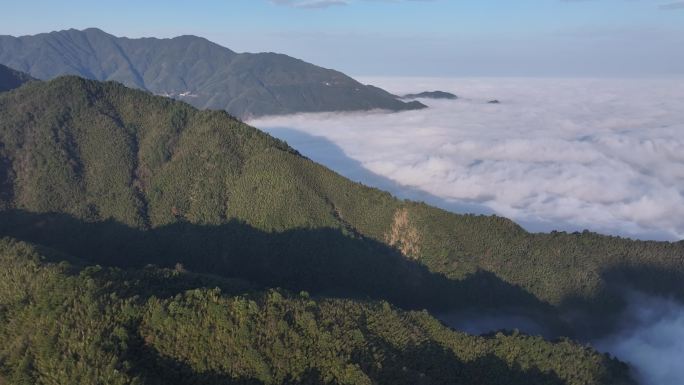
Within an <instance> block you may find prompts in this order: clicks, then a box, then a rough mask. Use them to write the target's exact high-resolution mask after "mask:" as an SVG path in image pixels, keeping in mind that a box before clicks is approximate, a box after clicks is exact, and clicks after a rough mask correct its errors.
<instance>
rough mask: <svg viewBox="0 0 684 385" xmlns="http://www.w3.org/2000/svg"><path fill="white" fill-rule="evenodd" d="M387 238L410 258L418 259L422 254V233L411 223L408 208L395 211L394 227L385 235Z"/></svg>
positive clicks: (389, 242)
mask: <svg viewBox="0 0 684 385" xmlns="http://www.w3.org/2000/svg"><path fill="white" fill-rule="evenodd" d="M385 240H386V241H387V243H388V244H389V245H390V246H394V247H396V248H397V249H399V250H400V251H401V253H402V254H404V256H406V257H408V258H413V259H417V258H418V256H419V255H420V234H419V233H418V230H417V229H416V228H415V227H414V226H413V225H412V224H411V221H410V219H409V213H408V209H406V208H403V209H398V210H397V211H396V212H395V213H394V219H393V221H392V227H391V228H390V230H389V232H388V233H387V234H386V235H385Z"/></svg>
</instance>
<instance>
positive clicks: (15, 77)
mask: <svg viewBox="0 0 684 385" xmlns="http://www.w3.org/2000/svg"><path fill="white" fill-rule="evenodd" d="M31 80H32V78H31V77H30V76H28V75H27V74H25V73H22V72H19V71H15V70H13V69H11V68H9V67H6V66H4V65H2V64H0V92H5V91H9V90H13V89H15V88H17V87H20V86H21V85H22V84H24V83H26V82H28V81H31Z"/></svg>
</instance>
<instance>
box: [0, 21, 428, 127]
mask: <svg viewBox="0 0 684 385" xmlns="http://www.w3.org/2000/svg"><path fill="white" fill-rule="evenodd" d="M0 63H3V64H6V65H9V66H11V67H13V68H17V69H19V70H21V71H25V72H27V73H29V74H31V75H32V76H34V77H36V78H39V79H52V78H54V77H57V76H59V75H79V76H82V77H85V78H90V79H96V80H113V81H118V82H121V83H123V84H125V85H127V86H129V87H135V88H140V89H144V90H148V91H151V92H153V93H155V94H161V95H166V96H172V97H175V98H178V99H182V100H184V101H186V102H188V103H190V104H192V105H194V106H196V107H198V108H203V109H222V110H226V111H228V112H229V113H231V114H233V115H234V116H239V117H242V118H247V117H253V116H260V115H270V114H289V113H296V112H317V111H354V110H369V109H387V110H392V111H400V110H409V109H418V108H423V107H425V106H424V105H422V104H420V103H417V102H412V103H404V102H402V101H399V100H398V99H397V98H396V96H394V95H391V94H389V93H388V92H385V91H383V90H381V89H379V88H376V87H372V86H365V85H362V84H360V83H358V82H357V81H355V80H353V79H352V78H350V77H348V76H346V75H344V74H342V73H340V72H337V71H333V70H329V69H325V68H321V67H317V66H314V65H312V64H309V63H305V62H303V61H301V60H298V59H294V58H291V57H289V56H286V55H280V54H274V53H261V54H248V53H244V54H238V53H235V52H233V51H231V50H229V49H227V48H224V47H221V46H219V45H217V44H214V43H212V42H210V41H208V40H206V39H203V38H199V37H195V36H180V37H177V38H174V39H154V38H144V39H128V38H119V37H115V36H112V35H109V34H107V33H105V32H103V31H101V30H98V29H94V28H91V29H86V30H83V31H78V30H73V29H72V30H67V31H59V32H52V33H46V34H39V35H35V36H22V37H13V36H0Z"/></svg>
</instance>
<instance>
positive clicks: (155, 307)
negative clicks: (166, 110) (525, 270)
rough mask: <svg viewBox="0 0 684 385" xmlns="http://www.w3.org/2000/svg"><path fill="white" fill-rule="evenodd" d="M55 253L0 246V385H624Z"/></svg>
mask: <svg viewBox="0 0 684 385" xmlns="http://www.w3.org/2000/svg"><path fill="white" fill-rule="evenodd" d="M55 257H57V258H64V256H63V255H57V256H56V255H51V254H50V253H47V258H46V256H44V255H43V254H42V252H41V251H40V250H37V249H36V248H34V247H32V246H30V245H27V244H25V243H20V242H16V241H14V240H11V239H0V264H1V265H2V269H1V270H0V278H2V279H0V321H2V322H0V341H1V342H2V343H0V383H9V384H14V385H23V384H30V385H36V384H107V385H117V384H121V385H123V384H150V385H152V384H159V385H162V384H163V385H173V384H179V385H180V384H183V385H188V384H274V385H277V384H312V385H314V384H350V385H352V384H392V385H401V384H407V385H415V384H450V385H458V384H463V385H472V384H482V385H499V384H500V385H504V384H506V385H517V384H520V385H530V384H540V385H541V384H544V385H562V384H568V385H581V384H606V385H607V384H614V385H620V384H624V385H628V384H633V382H632V381H631V380H630V379H629V377H628V374H627V367H626V365H624V364H621V363H620V362H618V361H617V360H614V359H611V358H609V357H607V356H604V355H601V354H598V353H596V352H595V351H594V350H592V349H590V348H586V347H583V346H579V345H577V344H574V343H572V342H570V341H567V340H563V341H558V342H556V343H550V342H547V341H544V340H543V339H542V338H540V337H527V336H523V335H519V334H517V333H509V334H504V333H498V334H496V335H493V336H491V337H475V336H469V335H466V334H463V333H459V332H455V331H452V330H450V329H448V328H446V327H444V326H443V325H442V324H440V323H439V322H438V321H437V320H435V319H434V318H432V317H431V316H430V315H428V313H427V312H404V311H401V310H398V309H397V308H394V307H392V306H391V305H390V304H388V303H386V302H384V303H379V302H361V301H350V300H343V299H325V298H311V297H310V296H309V295H308V294H307V293H304V292H302V293H300V294H299V295H291V294H288V293H287V292H283V291H282V290H273V289H271V290H267V291H254V290H250V288H249V287H248V286H247V285H246V284H245V283H244V282H241V281H235V280H226V279H221V278H217V277H211V276H203V275H198V274H193V273H188V272H185V271H183V270H182V269H175V270H163V269H158V268H153V267H148V268H145V269H141V270H128V271H124V270H119V269H108V268H101V267H84V266H81V265H78V264H68V263H66V262H62V263H59V264H55V263H51V262H50V258H55Z"/></svg>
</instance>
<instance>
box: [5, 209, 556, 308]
mask: <svg viewBox="0 0 684 385" xmlns="http://www.w3.org/2000/svg"><path fill="white" fill-rule="evenodd" d="M0 235H2V236H11V237H14V238H16V239H19V240H22V241H27V242H31V243H36V244H39V245H43V246H46V247H49V248H51V249H53V250H55V251H57V252H58V253H62V254H64V255H70V256H74V257H76V258H79V259H81V260H83V261H85V262H87V263H97V264H102V265H106V266H117V267H122V268H133V267H143V266H145V265H148V264H155V265H158V266H161V267H174V266H176V264H182V265H183V267H184V268H185V269H187V270H189V271H192V272H197V273H203V274H213V275H217V276H221V277H224V278H238V279H245V280H248V281H251V282H254V283H255V284H257V285H260V286H262V287H282V288H285V289H288V290H292V291H300V290H306V291H309V292H311V293H312V294H315V295H326V296H333V297H336V296H337V297H354V298H361V299H382V300H387V301H389V302H392V303H393V304H395V305H397V306H400V307H402V308H405V309H423V308H427V309H430V310H432V311H444V310H448V309H465V308H475V309H485V308H506V307H510V306H514V307H516V308H523V309H530V313H531V314H544V317H546V316H551V315H553V314H554V309H553V308H552V307H551V306H550V305H548V304H545V303H542V302H541V301H539V300H538V299H537V298H536V297H534V296H533V295H531V294H530V293H528V292H527V291H525V290H524V289H522V288H520V287H517V286H513V285H511V284H509V283H506V282H504V281H502V280H501V279H500V278H498V277H497V276H496V275H495V274H493V273H490V272H487V271H478V272H476V273H474V274H471V275H469V276H468V277H466V278H465V279H463V280H458V281H456V280H450V279H448V278H446V277H445V276H443V275H441V274H437V273H433V272H431V271H429V270H428V269H427V267H425V266H424V265H422V264H420V263H418V262H416V261H412V260H409V259H407V258H405V257H404V256H403V255H401V254H400V253H399V252H398V251H397V250H395V249H393V248H391V247H389V246H387V245H385V244H383V243H380V242H377V241H374V240H370V239H367V238H358V237H352V236H348V235H345V234H343V233H342V232H341V231H340V230H337V229H330V228H320V229H296V230H289V231H285V232H282V233H269V232H264V231H261V230H258V229H255V228H253V227H251V226H249V225H247V224H244V223H240V222H237V221H231V222H228V223H226V224H223V225H218V226H212V225H196V224H190V223H187V222H178V223H175V224H171V225H167V226H163V227H160V228H156V229H152V230H139V229H135V228H131V227H128V226H126V225H123V224H121V223H118V222H116V221H113V220H108V221H103V222H84V221H82V220H79V219H76V218H74V217H72V216H69V215H65V214H35V213H29V212H25V211H21V210H12V211H3V212H0ZM57 258H62V257H61V256H58V257H57ZM62 259H63V258H62Z"/></svg>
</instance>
